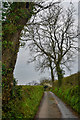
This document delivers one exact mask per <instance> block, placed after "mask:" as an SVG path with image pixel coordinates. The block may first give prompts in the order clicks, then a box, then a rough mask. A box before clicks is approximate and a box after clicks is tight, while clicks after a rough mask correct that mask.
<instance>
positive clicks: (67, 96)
mask: <svg viewBox="0 0 80 120" xmlns="http://www.w3.org/2000/svg"><path fill="white" fill-rule="evenodd" d="M51 91H52V92H54V93H55V94H56V95H57V96H58V97H60V98H61V99H62V100H63V101H64V102H66V103H67V104H69V105H70V106H71V107H72V108H73V109H74V110H75V111H77V112H78V113H79V114H80V88H79V86H78V85H76V86H75V87H72V88H68V89H65V90H63V89H61V88H57V87H56V88H55V89H52V90H51Z"/></svg>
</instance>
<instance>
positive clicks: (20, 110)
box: [3, 85, 44, 120]
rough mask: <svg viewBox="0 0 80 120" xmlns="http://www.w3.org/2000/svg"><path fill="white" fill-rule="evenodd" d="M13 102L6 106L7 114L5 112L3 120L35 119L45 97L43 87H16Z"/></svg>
mask: <svg viewBox="0 0 80 120" xmlns="http://www.w3.org/2000/svg"><path fill="white" fill-rule="evenodd" d="M14 89H15V92H14V94H13V96H14V97H12V100H10V102H9V103H8V104H7V105H6V106H5V108H4V109H6V111H7V112H6V113H4V111H3V119H5V118H7V119H9V120H15V119H24V118H25V119H27V118H29V119H30V118H31V119H32V118H34V116H35V114H36V112H37V110H38V106H39V103H40V100H41V98H42V95H43V92H44V90H43V87H42V86H25V85H24V86H21V85H20V86H15V87H14Z"/></svg>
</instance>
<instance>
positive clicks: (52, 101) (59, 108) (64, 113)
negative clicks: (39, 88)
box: [35, 92, 78, 118]
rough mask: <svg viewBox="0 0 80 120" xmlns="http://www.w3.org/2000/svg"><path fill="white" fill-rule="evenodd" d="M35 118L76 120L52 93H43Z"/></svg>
mask: <svg viewBox="0 0 80 120" xmlns="http://www.w3.org/2000/svg"><path fill="white" fill-rule="evenodd" d="M35 118H78V117H77V116H76V115H74V114H73V113H72V112H71V111H70V110H69V108H67V106H66V105H65V104H64V103H63V102H62V101H61V100H60V99H59V98H58V97H57V96H55V94H54V93H52V92H45V93H44V97H43V99H42V101H41V104H40V107H39V110H38V112H37V114H36V117H35Z"/></svg>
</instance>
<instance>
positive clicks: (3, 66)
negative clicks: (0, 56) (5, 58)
mask: <svg viewBox="0 0 80 120" xmlns="http://www.w3.org/2000/svg"><path fill="white" fill-rule="evenodd" d="M6 73H7V72H6V65H5V64H2V75H6Z"/></svg>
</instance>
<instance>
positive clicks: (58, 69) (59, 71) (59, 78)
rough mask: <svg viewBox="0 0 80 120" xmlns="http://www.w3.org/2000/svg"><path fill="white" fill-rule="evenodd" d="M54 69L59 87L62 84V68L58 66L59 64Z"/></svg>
mask: <svg viewBox="0 0 80 120" xmlns="http://www.w3.org/2000/svg"><path fill="white" fill-rule="evenodd" d="M56 71H57V76H58V86H59V87H60V86H61V84H62V79H63V73H62V69H61V68H60V65H59V64H58V65H57V67H56Z"/></svg>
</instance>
